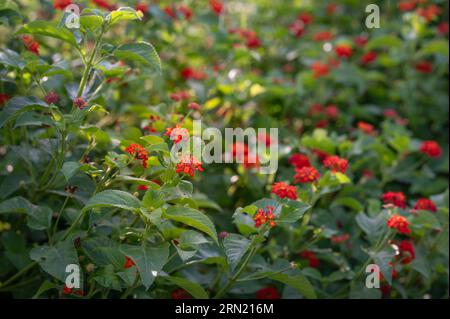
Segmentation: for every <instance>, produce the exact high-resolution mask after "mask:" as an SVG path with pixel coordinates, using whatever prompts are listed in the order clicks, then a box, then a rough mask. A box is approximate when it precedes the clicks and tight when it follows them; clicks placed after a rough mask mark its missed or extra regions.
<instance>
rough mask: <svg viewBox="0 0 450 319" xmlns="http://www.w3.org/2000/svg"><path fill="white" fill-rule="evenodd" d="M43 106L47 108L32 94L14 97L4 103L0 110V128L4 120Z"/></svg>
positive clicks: (45, 104) (46, 106)
mask: <svg viewBox="0 0 450 319" xmlns="http://www.w3.org/2000/svg"><path fill="white" fill-rule="evenodd" d="M43 108H48V104H47V103H45V102H44V101H41V100H39V99H37V98H35V97H34V96H29V97H22V96H19V97H14V98H12V99H11V100H9V101H8V103H6V105H5V107H4V108H3V110H2V111H1V112H0V128H2V127H3V125H5V123H6V122H8V121H10V120H13V119H15V118H17V117H18V116H19V115H20V114H21V113H23V112H27V111H31V110H37V109H43Z"/></svg>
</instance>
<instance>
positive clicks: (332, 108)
mask: <svg viewBox="0 0 450 319" xmlns="http://www.w3.org/2000/svg"><path fill="white" fill-rule="evenodd" d="M308 114H309V115H311V116H314V117H320V118H323V117H324V116H325V119H324V121H325V123H326V124H328V120H336V119H337V118H338V117H339V109H338V107H337V106H336V105H334V104H330V105H327V106H323V105H322V104H318V103H315V104H313V105H311V106H310V108H309V110H308Z"/></svg>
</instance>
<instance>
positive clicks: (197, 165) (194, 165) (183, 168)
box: [175, 154, 203, 177]
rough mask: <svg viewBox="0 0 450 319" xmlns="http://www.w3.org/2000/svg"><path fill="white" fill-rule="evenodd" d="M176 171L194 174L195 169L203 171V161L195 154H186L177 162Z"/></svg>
mask: <svg viewBox="0 0 450 319" xmlns="http://www.w3.org/2000/svg"><path fill="white" fill-rule="evenodd" d="M175 171H176V172H177V173H178V174H180V173H181V174H187V175H189V176H191V177H193V176H194V173H195V171H199V172H203V168H202V163H201V162H200V161H199V160H197V159H196V158H195V156H194V155H191V154H184V155H182V156H181V159H180V162H179V163H178V164H177V166H176V168H175Z"/></svg>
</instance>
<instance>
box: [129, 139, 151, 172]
mask: <svg viewBox="0 0 450 319" xmlns="http://www.w3.org/2000/svg"><path fill="white" fill-rule="evenodd" d="M125 152H127V153H128V154H131V155H133V156H135V157H136V158H137V159H138V160H141V161H142V166H143V167H144V168H147V160H148V152H147V150H146V149H145V148H144V147H142V146H141V145H139V144H131V145H129V146H128V147H127V148H126V149H125Z"/></svg>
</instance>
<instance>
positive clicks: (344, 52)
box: [334, 44, 353, 58]
mask: <svg viewBox="0 0 450 319" xmlns="http://www.w3.org/2000/svg"><path fill="white" fill-rule="evenodd" d="M334 51H335V52H336V54H337V56H339V57H341V58H349V57H351V56H352V53H353V50H352V47H351V46H350V45H348V44H338V45H337V46H336V47H335V48H334Z"/></svg>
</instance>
